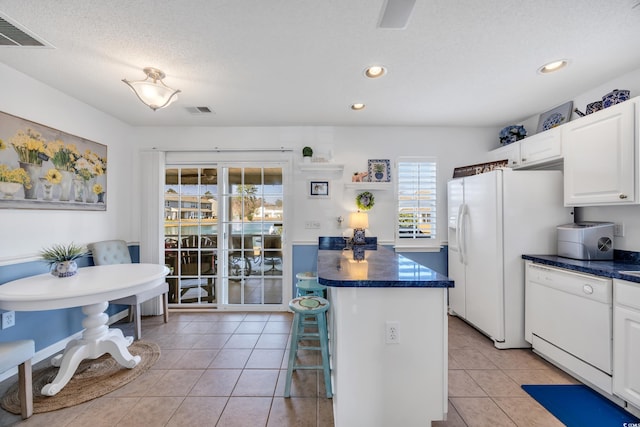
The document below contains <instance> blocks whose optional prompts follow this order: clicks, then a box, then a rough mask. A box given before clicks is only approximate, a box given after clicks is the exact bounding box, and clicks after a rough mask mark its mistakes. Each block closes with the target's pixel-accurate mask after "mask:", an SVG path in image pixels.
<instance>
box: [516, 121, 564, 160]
mask: <svg viewBox="0 0 640 427" xmlns="http://www.w3.org/2000/svg"><path fill="white" fill-rule="evenodd" d="M561 158H562V143H561V136H560V128H554V129H549V130H547V131H544V132H541V133H537V134H535V135H532V136H530V137H527V138H525V139H523V140H522V141H520V164H521V166H522V167H527V166H534V165H539V164H543V163H544V164H546V163H549V162H552V161H557V160H560V159H561Z"/></svg>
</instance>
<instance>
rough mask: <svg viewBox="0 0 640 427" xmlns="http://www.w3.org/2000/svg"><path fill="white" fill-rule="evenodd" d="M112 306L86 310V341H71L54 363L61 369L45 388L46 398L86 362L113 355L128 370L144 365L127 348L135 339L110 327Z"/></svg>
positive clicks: (105, 304) (82, 339)
mask: <svg viewBox="0 0 640 427" xmlns="http://www.w3.org/2000/svg"><path fill="white" fill-rule="evenodd" d="M108 306H109V303H107V302H103V303H99V304H92V305H86V306H84V307H82V312H83V313H84V314H85V316H86V317H85V318H84V320H83V321H82V326H84V327H85V329H84V331H83V332H82V338H80V339H78V340H72V341H70V342H69V343H68V344H67V346H66V348H65V349H64V352H63V353H62V355H58V356H56V357H54V358H53V359H52V360H51V364H52V365H53V366H59V367H60V370H59V371H58V375H56V377H55V379H54V380H53V381H52V382H51V383H50V384H47V385H45V386H44V387H42V394H43V395H45V396H53V395H55V394H57V393H58V392H59V391H60V390H62V388H63V387H64V386H65V385H66V384H67V383H68V382H69V380H70V379H71V377H72V376H73V374H74V373H75V371H76V369H78V365H80V362H82V361H83V360H84V359H97V358H98V357H100V356H102V355H103V354H105V353H109V354H111V356H113V358H114V359H115V360H116V362H118V363H119V364H120V365H122V366H124V367H125V368H129V369H131V368H134V367H135V366H136V365H137V364H138V363H140V360H141V359H140V356H133V355H132V354H131V353H129V350H128V349H127V347H128V346H129V345H130V344H131V343H132V342H133V337H125V336H124V335H123V334H122V331H121V330H120V329H109V327H108V326H107V322H108V320H109V316H108V315H107V314H106V313H104V311H105V310H106V309H107V307H108Z"/></svg>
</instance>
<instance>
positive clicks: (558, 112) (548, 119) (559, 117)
mask: <svg viewBox="0 0 640 427" xmlns="http://www.w3.org/2000/svg"><path fill="white" fill-rule="evenodd" d="M572 107H573V101H569V102H566V103H564V104H562V105H559V106H557V107H556V108H554V109H551V110H549V111H547V112H545V113H542V114H540V119H539V120H538V133H540V132H544V131H545V130H549V129H551V128H554V127H556V126H560V125H563V124H565V123H567V122H568V121H569V120H571V108H572Z"/></svg>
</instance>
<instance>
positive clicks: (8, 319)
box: [2, 311, 16, 329]
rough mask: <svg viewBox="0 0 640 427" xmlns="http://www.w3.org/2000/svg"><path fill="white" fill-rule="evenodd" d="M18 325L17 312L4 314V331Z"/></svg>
mask: <svg viewBox="0 0 640 427" xmlns="http://www.w3.org/2000/svg"><path fill="white" fill-rule="evenodd" d="M15 324H16V312H15V311H5V312H3V313H2V329H7V328H10V327H12V326H13V325H15Z"/></svg>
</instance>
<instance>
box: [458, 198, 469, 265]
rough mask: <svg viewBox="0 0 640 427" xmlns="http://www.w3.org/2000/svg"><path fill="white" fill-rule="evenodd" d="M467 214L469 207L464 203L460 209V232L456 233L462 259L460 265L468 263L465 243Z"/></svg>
mask: <svg viewBox="0 0 640 427" xmlns="http://www.w3.org/2000/svg"><path fill="white" fill-rule="evenodd" d="M466 214H467V205H466V204H465V203H462V204H461V205H460V208H459V209H458V230H457V233H456V243H457V244H458V257H459V259H460V263H462V264H466V263H467V260H466V258H467V253H466V248H465V246H464V243H465V235H464V234H465V221H464V217H465V215H466Z"/></svg>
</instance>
